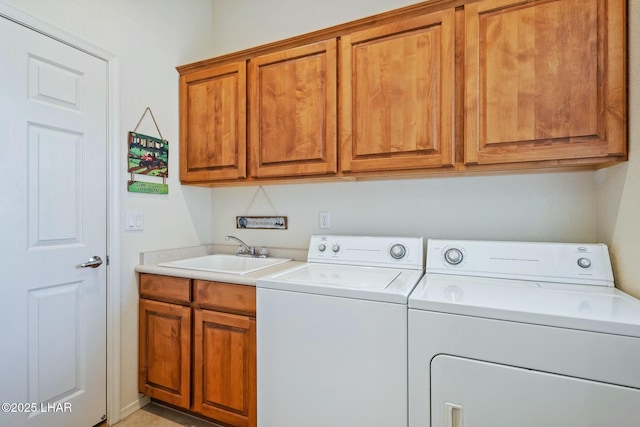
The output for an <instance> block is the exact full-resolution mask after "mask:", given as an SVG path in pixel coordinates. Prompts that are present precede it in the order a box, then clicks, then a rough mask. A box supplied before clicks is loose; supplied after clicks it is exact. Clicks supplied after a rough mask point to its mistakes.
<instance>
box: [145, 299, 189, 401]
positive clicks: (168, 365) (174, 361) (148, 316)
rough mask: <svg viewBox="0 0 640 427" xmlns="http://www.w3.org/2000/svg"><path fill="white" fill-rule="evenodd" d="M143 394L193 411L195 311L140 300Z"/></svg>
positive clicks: (178, 306)
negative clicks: (191, 368)
mask: <svg viewBox="0 0 640 427" xmlns="http://www.w3.org/2000/svg"><path fill="white" fill-rule="evenodd" d="M139 325H140V342H139V351H140V354H139V357H140V369H139V377H138V385H139V391H140V392H141V393H144V394H146V395H147V396H150V397H153V398H155V399H158V400H161V401H163V402H166V403H169V404H171V405H175V406H178V407H181V408H185V409H189V397H190V395H189V389H190V378H191V370H190V363H191V356H190V355H191V353H190V349H191V334H190V332H191V308H190V307H184V306H181V305H177V304H167V303H164V302H158V301H151V300H147V299H140V323H139Z"/></svg>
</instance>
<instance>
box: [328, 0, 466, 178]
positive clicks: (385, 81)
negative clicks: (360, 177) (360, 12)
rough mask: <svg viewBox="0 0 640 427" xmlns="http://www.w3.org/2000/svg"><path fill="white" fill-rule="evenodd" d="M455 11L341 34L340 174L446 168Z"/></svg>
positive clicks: (451, 124)
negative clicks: (342, 172)
mask: <svg viewBox="0 0 640 427" xmlns="http://www.w3.org/2000/svg"><path fill="white" fill-rule="evenodd" d="M454 13H455V12H454V10H453V9H447V10H444V11H440V12H434V13H429V14H427V15H423V16H418V17H414V18H409V19H405V20H402V21H399V22H395V23H390V24H386V25H382V26H379V27H374V28H370V29H366V30H362V31H358V32H354V33H351V34H348V35H346V36H344V37H342V40H341V45H340V84H341V91H340V102H341V110H340V134H341V137H340V149H341V154H340V160H341V163H340V164H341V169H342V170H343V171H347V172H364V171H386V170H400V169H419V168H430V167H440V166H450V165H453V163H454V152H453V147H454V96H455V93H454V82H455V78H454V77H455V25H454Z"/></svg>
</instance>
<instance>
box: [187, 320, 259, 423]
mask: <svg viewBox="0 0 640 427" xmlns="http://www.w3.org/2000/svg"><path fill="white" fill-rule="evenodd" d="M193 335H194V343H193V350H194V353H193V360H194V363H193V368H194V376H193V410H194V411H195V412H198V413H200V414H202V415H205V416H207V417H209V418H213V419H216V420H219V421H222V422H224V423H227V424H231V425H234V426H255V425H256V424H255V419H256V405H255V402H256V387H255V385H256V345H255V343H256V321H255V319H252V318H250V317H247V316H240V315H235V314H228V313H218V312H215V311H209V310H195V311H194V334H193Z"/></svg>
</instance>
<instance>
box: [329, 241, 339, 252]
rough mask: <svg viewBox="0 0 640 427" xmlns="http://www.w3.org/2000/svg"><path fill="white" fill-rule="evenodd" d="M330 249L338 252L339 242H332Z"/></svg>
mask: <svg viewBox="0 0 640 427" xmlns="http://www.w3.org/2000/svg"><path fill="white" fill-rule="evenodd" d="M331 250H332V251H333V252H334V253H338V252H339V251H340V245H339V244H337V243H334V244H333V246H331Z"/></svg>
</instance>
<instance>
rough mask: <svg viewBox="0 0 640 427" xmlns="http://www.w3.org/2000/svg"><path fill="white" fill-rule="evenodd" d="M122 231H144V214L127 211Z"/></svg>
mask: <svg viewBox="0 0 640 427" xmlns="http://www.w3.org/2000/svg"><path fill="white" fill-rule="evenodd" d="M124 229H125V231H142V230H144V214H143V213H142V212H141V211H127V214H126V218H125V226H124Z"/></svg>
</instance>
